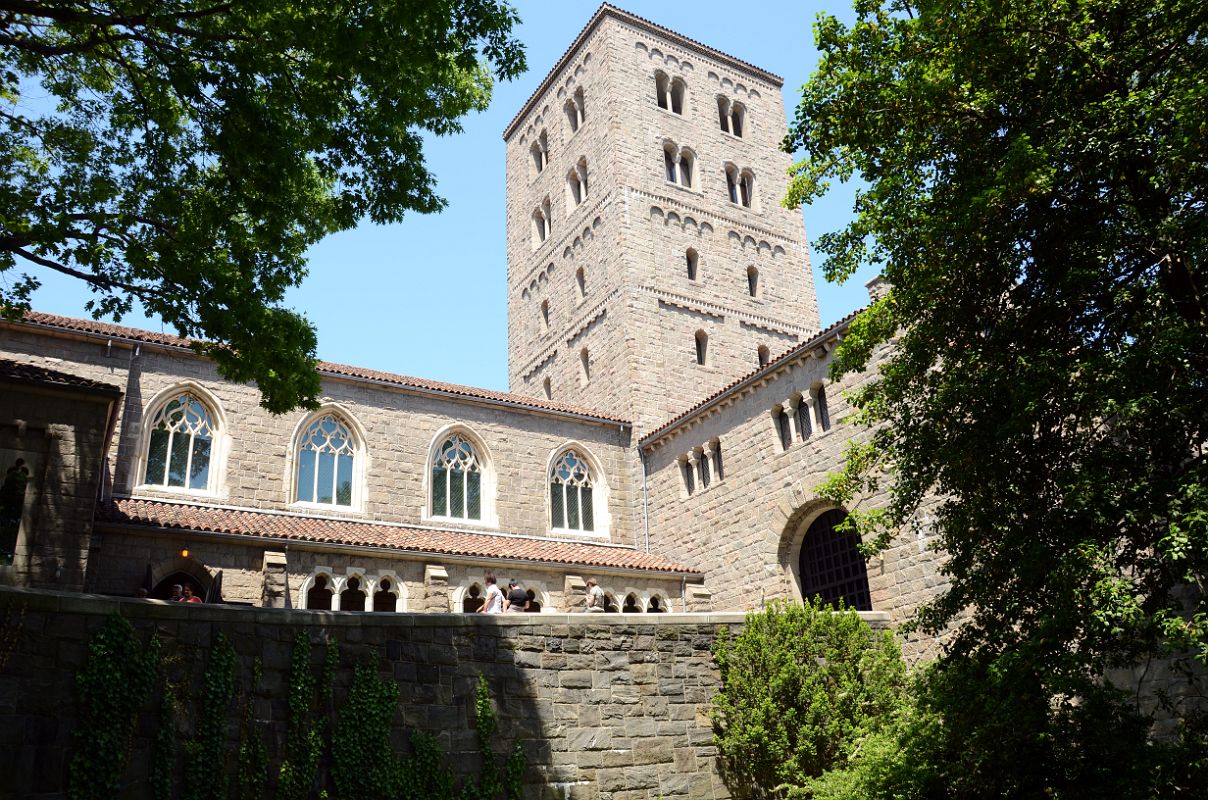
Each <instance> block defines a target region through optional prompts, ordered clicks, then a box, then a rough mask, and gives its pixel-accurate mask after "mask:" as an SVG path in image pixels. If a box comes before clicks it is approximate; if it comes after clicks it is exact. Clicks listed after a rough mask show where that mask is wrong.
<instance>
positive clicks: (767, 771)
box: [712, 602, 906, 798]
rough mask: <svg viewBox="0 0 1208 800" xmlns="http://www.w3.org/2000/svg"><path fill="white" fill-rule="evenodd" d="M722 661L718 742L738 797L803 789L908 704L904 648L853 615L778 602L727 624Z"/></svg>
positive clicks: (719, 647) (720, 644) (718, 648)
mask: <svg viewBox="0 0 1208 800" xmlns="http://www.w3.org/2000/svg"><path fill="white" fill-rule="evenodd" d="M714 657H715V658H716V659H717V664H718V667H719V668H720V670H721V682H722V688H721V689H720V690H719V691H718V693H717V694H716V695H715V696H714V698H713V708H712V717H713V723H714V732H715V735H714V740H715V742H716V743H717V747H718V751H719V754H720V756H721V767H722V769H723V771H724V775H725V777H726V779H727V783H729V785H730V788H731V790H732V791H733V792H734V794H735V795H737V796H739V797H751V798H770V797H777V796H783V795H784V794H785V793H788V792H790V791H791V790H792V789H793V788H794V787H797V788H800V787H804V786H805V785H806V783H807V781H808V780H809V779H810V778H814V777H817V776H819V775H821V774H822V773H824V772H825V771H827V770H829V769H832V768H834V767H836V766H840V765H841V764H842V763H844V761H845V759H846V757H847V754H848V753H849V752H850V750H851V746H852V744H853V743H854V742H856V741H857V740H860V739H862V738H864V737H867V736H868V735H870V734H871V733H874V732H876V731H878V730H879V729H880V728H881V727H882V726H883V725H884V724H885V723H886V722H887V721H888V720H889V719H890V718H891V715H892V713H893V712H895V711H896V710H897V709H899V708H900V707H901V706H902V705H903V704H904V703H905V702H906V700H905V687H906V665H905V662H903V661H902V653H901V649H900V648H899V647H898V645H897V643H896V642H895V641H894V639H893V635H892V634H891V633H889V632H888V631H886V632H881V633H877V632H875V631H873V630H872V629H871V628H870V627H869V626H868V623H866V622H864V620H862V619H861V618H860V616H859V614H857V613H856V612H855V611H847V610H842V609H840V610H839V611H834V610H832V609H830V608H827V607H817V606H813V605H806V606H804V607H802V606H798V605H795V604H791V603H786V602H776V603H773V604H771V605H769V606H768V607H767V608H766V609H764V610H763V611H760V612H754V613H751V614H748V615H747V619H746V624H745V625H744V627H743V629H742V631H741V632H740V633H739V634H738V635H737V636H733V637H731V636H729V635H728V633H727V632H726V631H725V630H723V631H722V632H721V635H720V636H719V637H718V640H717V643H716V645H715V646H714Z"/></svg>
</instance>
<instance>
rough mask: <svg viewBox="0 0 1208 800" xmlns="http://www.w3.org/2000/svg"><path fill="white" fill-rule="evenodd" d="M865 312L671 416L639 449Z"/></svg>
mask: <svg viewBox="0 0 1208 800" xmlns="http://www.w3.org/2000/svg"><path fill="white" fill-rule="evenodd" d="M865 310H866V309H865V308H857V309H856V310H855V311H853V312H851V313H850V314H848V315H847V316H846V317H844V318H843V319H841V320H839V321H838V322H836V323H835V324H833V325H831V326H830V327H829V328H827V329H826V330H824V331H822V332H821V333H819V334H817V335H816V336H813V337H811V338H810V339H807V340H806V341H804V342H801V343H800V344H796V345H793V346H792V347H791V348H789V350H788V351H786V352H785V353H784V354H782V355H780V356H777V357H776V358H774V359H772V360H771V361H769V362H768V364H767V365H766V366H763V367H758V368H756V369H754V370H752V371H751V372H748V373H747V374H746V375H743V376H742V377H741V378H736V379H735V380H733V381H731V382H730V383H728V384H726V385H725V386H723V387H722V388H720V389H718V390H717V391H716V392H714V393H713V394H711V395H709V396H708V397H706V398H705V399H704V400H702V401H700V402H699V403H697V404H696V405H694V406H692V407H691V408H689V409H688V410H687V411H684V412H683V413H681V414H678V415H676V416H675V417H672V418H671V419H670V420H668V421H667V422H664V423H663V424H662V425H660V426H659V427H657V428H655V429H654V430H652V431H651V432H650V433H648V434H646V435H645V436H643V437H642V440H641V441H640V442H639V443H638V444H639V446H641V447H646V446H647V445H649V444H651V443H652V442H654V441H656V440H657V439H659V438H661V437H663V436H665V435H667V434H668V433H670V432H671V431H672V430H674V429H675V428H677V427H679V426H680V425H682V424H683V423H685V422H687V421H688V420H689V419H690V418H692V417H695V416H697V415H698V414H701V413H703V412H704V411H706V410H708V409H709V408H711V407H712V406H714V405H716V404H717V403H718V401H720V400H722V399H723V398H724V397H725V396H726V395H728V394H731V393H733V392H735V391H737V390H738V389H739V388H741V387H742V386H745V385H748V384H750V383H754V382H755V381H756V380H758V379H759V378H761V377H763V376H764V375H771V374H772V373H774V372H776V371H777V370H778V369H780V368H781V367H783V366H784V365H786V364H788V363H789V362H791V361H793V360H795V359H798V358H800V357H801V356H803V355H804V354H806V353H808V352H810V351H811V350H813V349H814V348H816V347H817V346H818V345H820V344H822V343H823V342H825V341H826V340H827V339H830V338H831V337H832V336H834V335H835V334H836V333H838V332H840V331H842V330H843V329H844V328H846V327H847V326H848V323H850V322H851V321H852V320H853V319H855V318H856V317H858V316H860V314H863V313H864V311H865Z"/></svg>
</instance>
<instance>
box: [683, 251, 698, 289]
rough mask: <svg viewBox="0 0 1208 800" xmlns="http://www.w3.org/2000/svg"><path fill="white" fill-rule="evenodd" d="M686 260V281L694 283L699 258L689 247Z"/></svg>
mask: <svg viewBox="0 0 1208 800" xmlns="http://www.w3.org/2000/svg"><path fill="white" fill-rule="evenodd" d="M686 260H687V262H688V280H690V281H694V280H696V275H697V268H698V267H699V266H700V256H699V255H698V254H697V252H696V251H695V250H693V249H692V248H691V247H689V248H688V252H687V254H686Z"/></svg>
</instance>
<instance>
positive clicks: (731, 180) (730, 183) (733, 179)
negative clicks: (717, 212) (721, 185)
mask: <svg viewBox="0 0 1208 800" xmlns="http://www.w3.org/2000/svg"><path fill="white" fill-rule="evenodd" d="M726 196H727V197H729V198H730V202H731V203H733V204H734V205H738V167H736V166H734V165H733V164H726Z"/></svg>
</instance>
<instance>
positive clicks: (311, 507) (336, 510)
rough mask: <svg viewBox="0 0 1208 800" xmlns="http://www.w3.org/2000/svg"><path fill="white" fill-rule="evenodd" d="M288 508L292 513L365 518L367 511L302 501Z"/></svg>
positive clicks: (332, 504) (294, 502) (291, 504)
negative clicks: (308, 512) (315, 512)
mask: <svg viewBox="0 0 1208 800" xmlns="http://www.w3.org/2000/svg"><path fill="white" fill-rule="evenodd" d="M287 508H288V509H289V510H290V511H322V512H324V513H327V514H347V515H352V516H358V517H360V516H364V514H365V509H364V508H361V507H360V506H357V505H355V504H354V505H350V506H341V505H336V504H335V503H307V502H304V501H301V500H295V501H293V502H292V503H290V504H289V505H288V506H287Z"/></svg>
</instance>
